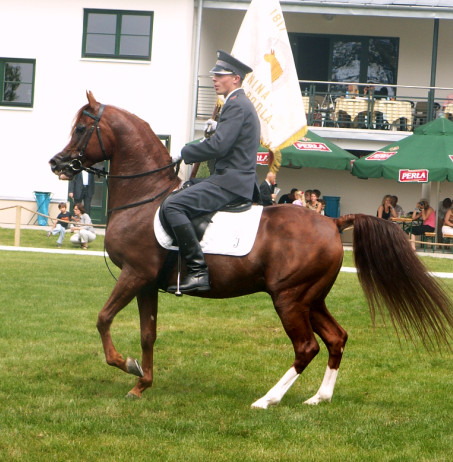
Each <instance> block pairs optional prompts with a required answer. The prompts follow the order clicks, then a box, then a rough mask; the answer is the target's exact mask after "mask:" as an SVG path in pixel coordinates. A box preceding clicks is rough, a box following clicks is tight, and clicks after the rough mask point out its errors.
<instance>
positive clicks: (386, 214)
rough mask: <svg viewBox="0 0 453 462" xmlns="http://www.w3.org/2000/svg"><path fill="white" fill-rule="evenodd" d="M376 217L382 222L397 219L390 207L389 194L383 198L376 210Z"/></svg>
mask: <svg viewBox="0 0 453 462" xmlns="http://www.w3.org/2000/svg"><path fill="white" fill-rule="evenodd" d="M376 216H377V217H378V218H383V219H384V220H389V219H390V218H396V217H397V215H396V211H395V209H394V208H393V206H392V196H391V195H390V194H387V195H385V196H384V197H383V199H382V202H381V205H380V206H379V207H378V209H377V213H376Z"/></svg>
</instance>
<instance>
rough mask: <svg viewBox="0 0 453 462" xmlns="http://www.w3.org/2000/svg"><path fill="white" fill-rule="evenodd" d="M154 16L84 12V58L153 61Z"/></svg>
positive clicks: (111, 11)
mask: <svg viewBox="0 0 453 462" xmlns="http://www.w3.org/2000/svg"><path fill="white" fill-rule="evenodd" d="M152 32H153V12H151V11H118V10H84V15H83V45H82V56H83V57H86V58H95V57H96V58H115V59H137V60H147V61H150V60H151V40H152Z"/></svg>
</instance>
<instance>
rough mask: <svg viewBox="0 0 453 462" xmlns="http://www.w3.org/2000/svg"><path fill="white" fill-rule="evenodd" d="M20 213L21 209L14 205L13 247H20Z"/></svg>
mask: <svg viewBox="0 0 453 462" xmlns="http://www.w3.org/2000/svg"><path fill="white" fill-rule="evenodd" d="M21 212H22V207H21V206H20V205H16V229H15V230H14V246H15V247H19V246H20V215H21Z"/></svg>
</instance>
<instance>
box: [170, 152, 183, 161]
mask: <svg viewBox="0 0 453 462" xmlns="http://www.w3.org/2000/svg"><path fill="white" fill-rule="evenodd" d="M181 158H182V156H181V153H180V152H178V153H177V154H172V155H171V160H172V161H173V162H178V160H181Z"/></svg>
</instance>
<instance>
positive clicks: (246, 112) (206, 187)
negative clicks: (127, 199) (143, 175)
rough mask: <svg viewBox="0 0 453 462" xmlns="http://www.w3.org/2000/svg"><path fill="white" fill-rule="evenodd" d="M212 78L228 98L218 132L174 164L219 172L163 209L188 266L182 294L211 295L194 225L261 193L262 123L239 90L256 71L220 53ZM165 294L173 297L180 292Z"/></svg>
mask: <svg viewBox="0 0 453 462" xmlns="http://www.w3.org/2000/svg"><path fill="white" fill-rule="evenodd" d="M210 72H211V73H212V74H214V75H213V77H212V81H213V83H214V89H215V91H216V93H217V95H223V96H224V97H225V104H224V105H223V108H222V111H221V114H220V118H219V121H218V123H217V127H216V131H215V133H214V135H212V136H211V137H210V138H208V139H205V140H204V141H203V142H201V143H196V144H190V145H187V146H185V147H184V148H183V149H182V151H181V154H178V155H176V156H172V159H173V161H177V160H179V159H180V158H181V157H182V159H183V160H184V162H185V163H186V164H191V163H194V162H202V161H206V160H210V159H213V160H214V161H215V171H214V173H213V174H212V175H211V176H210V177H209V178H205V179H203V180H201V179H198V178H197V179H196V180H195V181H194V184H193V185H191V186H190V187H188V188H185V189H182V190H180V191H178V193H177V194H174V195H173V196H170V197H169V198H168V199H167V200H166V201H165V202H164V204H163V205H162V209H163V212H164V214H165V218H166V219H167V221H168V223H169V224H170V226H171V227H172V230H173V232H174V235H175V237H176V240H177V242H178V246H179V249H180V252H181V254H182V255H183V257H184V258H185V260H186V265H187V271H188V274H187V276H186V277H185V278H184V279H183V280H182V281H181V284H180V287H179V289H180V291H181V292H182V293H187V292H203V291H207V290H209V289H210V281H209V272H208V267H207V266H206V263H205V260H204V255H203V252H202V250H201V247H200V243H199V241H198V239H197V236H196V234H195V231H194V228H193V226H192V224H191V222H190V220H191V219H192V218H195V217H197V216H200V215H204V214H207V213H210V212H214V211H217V210H220V209H221V208H223V207H224V206H226V205H227V204H229V203H231V202H234V201H237V200H241V199H242V200H252V198H253V196H254V192H255V191H258V183H257V175H256V153H257V150H258V148H259V145H260V122H259V119H258V115H257V113H256V111H255V108H254V107H253V104H252V103H251V101H250V100H249V99H248V98H247V96H246V95H245V92H244V90H243V89H242V88H241V86H242V81H243V80H244V78H245V76H246V75H247V74H248V73H249V72H252V69H251V68H250V67H248V66H247V65H245V64H244V63H242V62H241V61H239V60H238V59H236V58H234V57H233V56H231V55H229V54H228V53H226V52H225V51H221V50H219V51H217V62H216V64H215V66H214V67H213V68H212V70H211V71H210ZM192 181H193V180H192ZM255 188H256V189H255ZM167 290H168V292H175V291H176V286H170V287H168V289H167Z"/></svg>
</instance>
